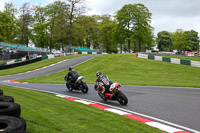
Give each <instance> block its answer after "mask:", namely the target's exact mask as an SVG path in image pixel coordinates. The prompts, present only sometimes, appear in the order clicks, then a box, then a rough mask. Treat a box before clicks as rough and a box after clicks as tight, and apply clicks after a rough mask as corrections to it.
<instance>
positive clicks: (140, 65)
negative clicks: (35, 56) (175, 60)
mask: <svg viewBox="0 0 200 133" xmlns="http://www.w3.org/2000/svg"><path fill="white" fill-rule="evenodd" d="M75 69H76V70H77V71H78V73H79V75H83V76H85V80H86V81H87V82H88V83H89V84H94V82H95V80H96V72H97V71H99V70H100V71H102V72H103V73H104V74H106V75H108V76H109V78H110V79H111V80H112V81H113V82H120V83H121V84H122V85H149V86H181V87H200V82H199V79H200V69H199V68H196V67H191V66H185V65H178V64H172V63H167V62H161V61H155V60H147V59H142V58H136V57H134V55H133V54H111V55H102V56H99V57H96V58H94V59H92V60H89V61H88V62H85V63H83V64H81V65H78V66H76V67H75ZM67 72H68V70H65V71H62V72H60V73H56V74H52V75H49V76H44V77H39V78H32V79H24V80H20V81H25V82H32V83H61V84H62V83H63V84H64V80H63V78H64V76H65V75H66V73H67ZM52 77H53V78H52Z"/></svg>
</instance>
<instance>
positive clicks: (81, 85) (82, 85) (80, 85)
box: [64, 76, 88, 93]
mask: <svg viewBox="0 0 200 133" xmlns="http://www.w3.org/2000/svg"><path fill="white" fill-rule="evenodd" d="M83 78H84V76H79V77H78V78H77V79H76V81H75V83H71V84H69V83H68V80H67V76H65V78H64V80H65V81H66V87H67V89H69V91H73V90H81V91H82V92H83V93H87V92H88V86H87V84H86V82H84V81H83Z"/></svg>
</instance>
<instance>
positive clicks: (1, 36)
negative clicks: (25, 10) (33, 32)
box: [0, 3, 17, 42]
mask: <svg viewBox="0 0 200 133" xmlns="http://www.w3.org/2000/svg"><path fill="white" fill-rule="evenodd" d="M16 12H17V10H16V9H15V8H14V6H13V4H12V3H5V6H4V11H3V12H1V11H0V20H1V21H0V41H4V42H14V39H15V38H16V17H15V15H16Z"/></svg>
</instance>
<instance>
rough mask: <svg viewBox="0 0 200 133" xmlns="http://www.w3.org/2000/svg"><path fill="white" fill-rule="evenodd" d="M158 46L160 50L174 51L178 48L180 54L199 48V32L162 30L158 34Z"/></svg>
mask: <svg viewBox="0 0 200 133" xmlns="http://www.w3.org/2000/svg"><path fill="white" fill-rule="evenodd" d="M157 36H158V37H157V38H156V41H157V46H158V49H159V51H167V52H172V51H173V50H174V49H176V50H177V51H178V52H179V53H180V54H181V53H183V52H184V51H195V50H199V37H198V32H196V31H194V30H191V31H184V30H183V29H177V30H176V31H175V32H172V33H171V32H168V31H160V32H158V34H157Z"/></svg>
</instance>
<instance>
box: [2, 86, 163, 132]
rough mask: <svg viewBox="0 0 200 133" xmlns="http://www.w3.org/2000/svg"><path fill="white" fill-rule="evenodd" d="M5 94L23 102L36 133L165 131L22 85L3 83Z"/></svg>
mask: <svg viewBox="0 0 200 133" xmlns="http://www.w3.org/2000/svg"><path fill="white" fill-rule="evenodd" d="M0 89H2V90H3V91H4V95H8V96H12V97H14V99H15V102H16V103H18V104H20V105H21V117H22V118H24V119H25V120H26V122H27V131H28V132H32V133H105V132H115V133H144V132H145V133H163V131H160V130H158V129H155V128H152V127H150V126H148V125H145V124H143V123H141V122H138V121H134V120H132V119H129V118H126V117H122V116H120V115H117V114H113V113H111V112H107V111H103V110H100V109H97V108H94V107H92V106H88V105H84V104H81V103H76V102H73V101H69V100H66V99H62V98H59V97H56V96H54V95H52V94H46V93H41V92H37V91H32V90H26V89H22V88H14V87H8V86H2V85H0Z"/></svg>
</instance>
